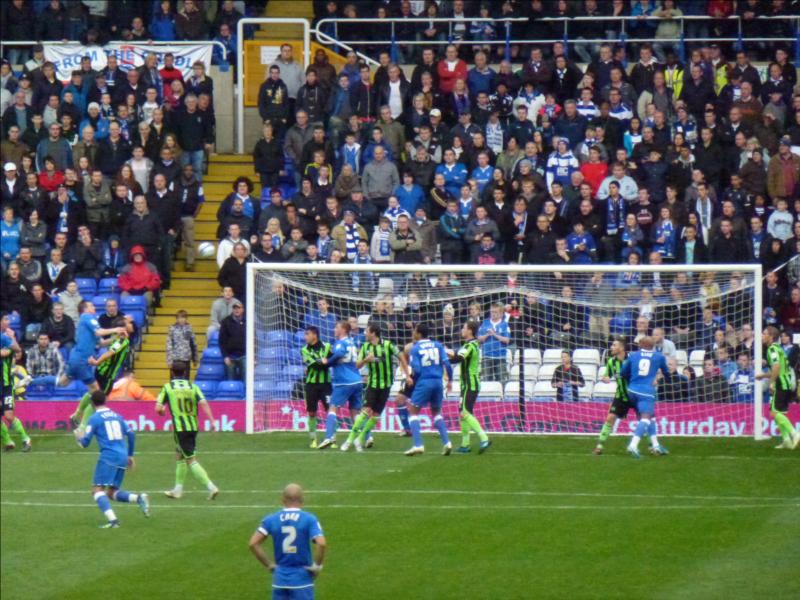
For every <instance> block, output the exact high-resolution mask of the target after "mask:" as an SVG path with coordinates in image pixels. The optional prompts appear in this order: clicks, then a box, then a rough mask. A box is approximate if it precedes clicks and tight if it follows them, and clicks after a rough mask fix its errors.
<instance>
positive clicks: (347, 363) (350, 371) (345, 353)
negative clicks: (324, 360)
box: [328, 337, 361, 385]
mask: <svg viewBox="0 0 800 600" xmlns="http://www.w3.org/2000/svg"><path fill="white" fill-rule="evenodd" d="M356 360H358V346H356V343H355V342H354V341H353V338H351V337H346V338H343V339H341V340H336V342H334V344H333V353H332V354H331V355H330V356H329V357H328V363H329V364H331V365H332V366H333V368H332V369H331V372H332V374H331V383H333V385H353V384H356V383H361V373H360V372H359V371H358V367H356Z"/></svg>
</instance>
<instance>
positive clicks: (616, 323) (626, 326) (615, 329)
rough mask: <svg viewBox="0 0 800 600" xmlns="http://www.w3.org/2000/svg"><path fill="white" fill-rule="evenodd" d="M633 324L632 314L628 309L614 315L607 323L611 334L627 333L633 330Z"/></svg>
mask: <svg viewBox="0 0 800 600" xmlns="http://www.w3.org/2000/svg"><path fill="white" fill-rule="evenodd" d="M633 326H634V319H633V314H632V313H631V312H629V311H625V312H623V313H620V314H618V315H614V316H613V317H612V318H611V320H610V321H609V323H608V328H609V331H610V333H611V335H628V334H629V333H630V332H631V331H633Z"/></svg>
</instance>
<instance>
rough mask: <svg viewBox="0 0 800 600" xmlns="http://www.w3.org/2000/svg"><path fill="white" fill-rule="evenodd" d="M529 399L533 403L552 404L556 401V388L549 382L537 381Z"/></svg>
mask: <svg viewBox="0 0 800 600" xmlns="http://www.w3.org/2000/svg"><path fill="white" fill-rule="evenodd" d="M531 399H532V400H534V401H535V402H552V401H553V400H555V399H556V388H554V387H553V386H552V385H550V382H549V381H537V382H536V385H535V386H534V387H533V394H532V395H531Z"/></svg>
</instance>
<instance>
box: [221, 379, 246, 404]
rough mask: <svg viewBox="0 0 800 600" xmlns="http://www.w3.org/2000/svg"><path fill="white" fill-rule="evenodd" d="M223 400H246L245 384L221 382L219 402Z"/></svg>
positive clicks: (228, 381)
mask: <svg viewBox="0 0 800 600" xmlns="http://www.w3.org/2000/svg"><path fill="white" fill-rule="evenodd" d="M221 398H233V399H236V400H240V399H242V398H244V384H243V383H242V382H241V381H230V380H225V381H220V382H219V385H218V386H217V400H219V399H221Z"/></svg>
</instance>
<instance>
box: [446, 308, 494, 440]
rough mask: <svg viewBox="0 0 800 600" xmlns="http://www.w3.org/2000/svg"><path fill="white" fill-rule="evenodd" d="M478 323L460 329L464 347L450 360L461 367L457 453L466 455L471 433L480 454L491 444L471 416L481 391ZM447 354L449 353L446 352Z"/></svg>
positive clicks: (468, 324) (471, 322) (467, 323)
mask: <svg viewBox="0 0 800 600" xmlns="http://www.w3.org/2000/svg"><path fill="white" fill-rule="evenodd" d="M477 335H478V323H476V322H474V321H467V322H466V323H464V326H463V327H462V328H461V339H462V340H464V345H463V346H461V349H460V350H459V351H458V353H457V354H453V356H452V358H451V360H452V361H453V362H454V363H459V364H460V365H461V367H460V368H461V414H460V420H461V447H460V448H459V449H458V452H460V453H461V454H466V453H468V452H471V451H472V447H471V445H470V441H469V436H470V433H472V432H473V431H474V432H475V433H477V434H478V439H479V440H480V442H481V444H480V447H479V449H478V452H479V453H480V454H483V453H484V452H486V450H488V449H489V446H491V445H492V442H491V441H490V440H489V436H488V435H486V432H485V431H484V430H483V427H481V424H480V421H478V419H476V418H475V415H474V414H473V412H474V410H475V402H477V400H478V393H479V392H480V391H481V346H480V343H479V342H478V340H477V339H476V338H477ZM448 353H449V352H448Z"/></svg>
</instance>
